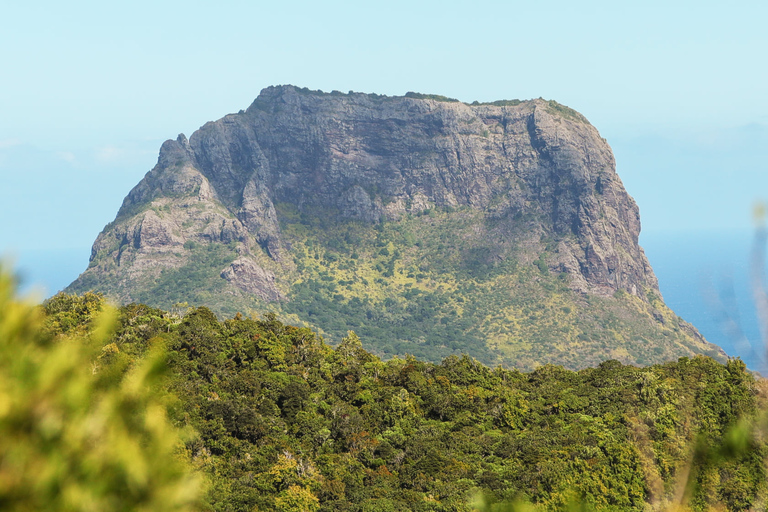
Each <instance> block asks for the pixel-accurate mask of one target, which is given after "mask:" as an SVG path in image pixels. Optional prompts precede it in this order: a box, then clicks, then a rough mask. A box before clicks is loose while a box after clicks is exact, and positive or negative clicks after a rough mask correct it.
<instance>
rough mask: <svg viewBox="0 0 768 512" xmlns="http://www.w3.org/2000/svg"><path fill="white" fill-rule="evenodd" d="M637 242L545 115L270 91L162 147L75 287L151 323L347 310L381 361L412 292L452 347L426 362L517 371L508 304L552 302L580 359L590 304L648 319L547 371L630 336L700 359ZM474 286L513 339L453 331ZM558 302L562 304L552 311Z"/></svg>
mask: <svg viewBox="0 0 768 512" xmlns="http://www.w3.org/2000/svg"><path fill="white" fill-rule="evenodd" d="M639 232H640V217H639V212H638V208H637V206H636V204H635V202H634V201H633V200H632V198H631V197H630V196H629V195H628V194H627V192H626V190H625V189H624V187H623V185H622V183H621V180H620V179H619V177H618V175H617V174H616V171H615V161H614V158H613V154H612V152H611V149H610V147H609V146H608V144H607V143H606V142H605V140H604V139H603V138H602V137H600V135H599V133H598V132H597V130H596V129H595V128H594V127H593V126H592V125H591V124H589V123H588V122H587V120H586V119H585V118H584V117H583V116H582V115H581V114H579V113H578V112H576V111H574V110H572V109H570V108H568V107H565V106H563V105H560V104H559V103H557V102H554V101H547V100H543V99H535V100H528V101H518V100H500V101H496V102H491V103H482V104H481V103H478V102H475V103H473V104H466V103H463V102H460V101H458V100H454V99H452V98H447V97H444V96H440V95H435V94H419V93H407V94H406V95H404V96H382V95H376V94H363V93H352V92H350V93H341V92H338V91H333V92H331V93H324V92H321V91H311V90H309V89H305V88H298V87H295V86H292V85H283V86H273V87H267V88H265V89H263V90H262V91H261V93H260V94H259V96H258V97H257V98H256V100H255V101H254V102H253V103H252V104H251V106H250V107H249V108H248V109H247V110H246V111H241V112H240V113H238V114H230V115H228V116H225V117H223V118H221V119H219V120H218V121H214V122H209V123H207V124H205V125H204V126H203V127H202V128H200V129H199V130H197V131H196V132H195V133H193V134H192V135H191V136H190V138H189V140H187V139H186V137H184V136H183V135H179V137H178V138H177V139H176V140H175V141H173V140H169V141H166V142H165V143H164V144H163V146H162V147H161V149H160V155H159V158H158V163H157V165H156V166H155V168H154V169H152V170H151V171H150V172H149V173H148V174H147V175H146V176H145V178H144V179H143V180H142V181H141V182H140V183H139V184H138V185H137V186H136V187H135V188H134V189H133V190H132V191H131V192H130V193H129V194H128V196H127V197H126V199H125V201H124V202H123V205H122V207H121V209H120V212H119V213H118V216H117V219H116V221H115V222H113V223H111V224H110V225H109V226H107V228H105V230H104V231H103V232H102V233H101V234H100V235H99V237H98V238H97V240H96V242H95V243H94V248H93V252H92V254H93V256H92V260H91V265H90V267H89V269H88V270H86V272H84V273H83V275H81V276H80V278H78V280H77V281H76V282H75V283H73V285H72V286H71V288H70V290H75V291H77V290H85V289H88V288H95V289H98V290H101V291H105V292H107V293H108V294H110V295H111V296H113V297H114V298H115V299H117V300H119V301H121V302H129V301H136V300H140V301H144V302H149V303H150V304H155V305H160V306H165V307H169V305H171V304H169V303H168V301H170V300H171V299H172V298H178V299H180V300H179V301H192V300H195V298H196V297H199V300H200V301H203V302H204V301H209V302H213V304H207V305H212V306H213V307H214V309H216V305H217V304H218V305H219V306H220V307H219V308H218V311H220V312H233V311H234V310H237V309H240V310H243V309H246V308H249V307H250V308H254V309H259V308H264V307H271V308H273V309H274V308H275V307H276V308H277V309H278V310H280V311H283V312H284V313H286V314H293V315H296V316H298V317H299V319H300V320H303V321H305V322H308V323H309V324H310V325H313V326H315V327H318V328H321V329H328V330H330V331H331V332H342V333H343V332H346V329H347V328H348V327H355V326H354V325H346V324H345V325H342V324H344V323H345V321H346V320H349V318H347V319H346V320H345V318H344V315H342V314H341V313H340V311H346V310H350V313H349V314H351V315H353V316H354V315H356V314H357V312H358V311H357V310H354V306H350V304H352V305H357V306H359V307H360V308H363V309H365V308H366V307H368V306H370V308H371V314H370V315H368V316H367V317H366V320H365V321H362V320H361V322H362V323H363V324H365V325H366V326H367V328H370V329H372V330H376V332H378V333H379V334H378V338H377V337H376V336H374V337H373V338H377V339H379V340H384V339H385V338H386V337H387V336H393V337H394V340H395V345H397V347H400V348H396V347H395V345H392V344H391V343H390V344H389V345H390V346H391V347H392V350H390V349H382V350H381V352H382V354H383V355H387V354H390V355H393V354H399V353H402V350H401V349H402V347H408V346H411V347H416V346H417V345H418V344H419V343H421V342H419V341H418V338H419V336H418V333H417V332H416V330H415V327H414V328H413V329H412V330H409V331H408V332H406V333H400V334H397V333H396V332H395V331H396V329H395V330H393V329H390V330H389V331H387V328H386V325H387V322H389V321H395V322H404V323H405V324H407V325H411V324H413V325H416V324H418V325H421V326H422V327H420V328H428V327H429V325H430V324H429V322H428V321H427V319H426V317H424V316H423V315H421V316H420V314H418V313H417V312H414V311H412V310H409V307H410V305H409V304H410V303H409V300H410V299H409V297H411V298H412V297H415V296H417V295H418V294H427V295H429V296H430V297H433V299H434V300H435V301H437V302H440V305H439V307H437V309H434V311H432V310H431V311H432V312H433V314H434V318H433V321H435V322H442V324H440V325H443V326H449V327H450V326H452V327H451V329H452V330H451V329H448V327H445V329H447V330H444V332H446V333H450V334H446V336H448V337H451V336H452V337H453V338H454V339H453V340H450V339H449V340H445V344H444V346H443V347H442V348H441V349H439V350H437V349H436V353H437V354H439V355H440V356H444V355H448V354H450V353H453V352H457V351H461V350H462V341H461V340H462V339H463V340H469V339H470V338H471V339H472V341H471V343H470V342H467V343H469V345H468V346H467V350H468V351H470V352H471V350H470V349H471V348H472V346H476V347H480V346H482V351H483V357H485V359H484V360H485V361H488V362H502V363H504V364H513V365H519V366H521V367H528V366H535V364H536V363H539V364H541V363H542V362H552V361H540V360H538V359H536V360H533V359H531V360H530V361H527V362H524V363H520V362H519V361H518V362H515V361H514V357H517V356H513V354H518V355H520V354H523V355H524V354H525V353H526V351H525V350H523V349H522V348H521V347H525V346H529V345H530V344H531V343H530V341H526V340H525V339H524V338H525V336H526V334H525V333H526V329H528V328H526V329H522V328H518V327H519V326H520V325H521V322H523V320H522V316H521V315H527V316H526V318H532V317H531V313H530V312H525V313H524V311H528V310H529V309H530V308H528V307H527V306H520V304H518V303H519V302H520V301H523V302H525V301H533V302H535V301H536V300H540V301H542V303H549V305H548V306H546V307H545V308H544V309H545V310H547V311H549V312H550V313H551V314H552V315H554V316H553V317H552V318H554V317H555V316H558V315H559V316H563V319H562V321H564V322H566V324H568V322H571V324H570V325H572V327H573V328H572V329H571V330H570V331H568V334H567V336H564V337H565V338H567V339H572V340H581V343H586V344H587V345H589V344H590V343H593V341H594V340H592V339H591V338H599V339H601V340H603V339H605V337H606V336H608V335H609V331H611V330H612V328H609V327H607V325H608V324H605V322H602V320H599V319H598V320H594V321H593V320H589V321H586V320H584V321H585V322H587V323H588V324H590V325H592V324H593V323H594V324H595V326H596V325H598V324H601V322H602V324H604V325H602V327H594V329H593V328H592V327H590V328H589V329H586V327H585V326H580V327H579V326H576V325H575V323H578V322H581V321H582V320H579V319H578V318H576V317H573V316H569V315H571V313H574V314H575V312H577V311H582V312H589V311H591V309H594V308H595V307H596V306H594V305H590V301H594V300H598V301H603V302H601V304H602V305H601V306H599V308H598V309H600V308H602V309H601V311H602V313H599V314H597V313H594V311H593V312H592V313H589V314H593V316H595V315H596V316H595V318H597V317H600V315H602V314H603V313H604V314H610V315H614V316H617V315H618V317H621V316H622V315H625V316H626V315H629V316H627V318H629V317H632V315H635V316H637V315H640V316H643V315H645V316H643V318H646V317H648V318H650V319H651V320H649V322H650V323H648V322H645V320H643V322H645V323H642V322H641V323H642V325H643V327H642V328H640V327H637V328H634V329H635V332H634V333H633V332H629V333H628V334H626V336H628V338H627V339H626V340H625V341H624V342H623V343H625V345H627V346H622V348H621V350H614V349H616V347H606V346H604V347H603V348H602V349H600V350H597V351H595V350H593V349H594V347H592V348H590V349H589V354H591V355H589V356H584V357H580V358H576V359H574V361H575V360H578V361H579V362H570V359H568V358H567V357H565V353H564V355H563V358H565V359H563V358H560V359H558V357H559V356H558V357H554V358H553V361H561V362H564V363H566V364H569V365H571V366H574V367H575V366H579V365H583V364H589V363H593V362H595V361H598V360H599V358H605V357H607V356H610V355H613V356H615V357H617V358H620V359H622V360H624V361H626V362H654V361H656V360H658V358H656V359H654V357H655V356H652V355H649V354H650V352H649V351H650V350H651V348H648V347H639V348H638V347H629V345H632V342H631V340H633V339H639V338H638V337H640V338H643V339H645V337H657V338H658V339H659V340H660V342H663V343H667V342H668V340H667V339H666V338H665V335H663V334H661V333H663V332H664V331H665V329H666V330H670V331H672V332H675V333H677V334H675V336H677V337H680V340H679V343H678V342H675V343H677V344H673V345H670V346H667V347H664V348H662V349H660V350H659V351H658V356H659V357H664V356H669V355H671V354H677V355H689V354H693V353H696V352H702V351H713V350H715V349H714V348H713V347H712V346H710V345H708V344H706V343H705V342H704V341H703V340H702V339H701V337H700V336H699V335H698V333H696V332H695V330H693V329H692V328H690V327H685V326H682V327H681V324H679V322H678V321H677V320H676V319H674V318H673V316H674V315H669V314H666V313H664V311H667V310H665V309H664V308H665V306H663V302H661V299H660V293H659V291H658V284H657V281H656V277H655V276H654V274H653V270H652V269H651V267H650V264H649V263H648V260H647V259H646V257H645V255H644V253H643V251H642V249H641V248H640V246H639V245H638V235H639ZM385 233H386V235H384V234H385ZM382 244H383V245H382ZM385 252H386V253H387V254H386V255H385V254H384V253H385ZM394 254H397V257H395V256H394ZM531 268H534V269H536V272H535V273H534V274H531V273H530V271H529V269H531ZM483 269H484V270H483ZM190 276H191V277H190ZM419 276H422V277H419ZM513 278H514V279H513ZM179 279H181V280H182V281H181V282H179ZM510 279H512V280H513V281H515V280H516V281H515V282H514V283H513V282H512V281H510ZM308 283H315V284H311V285H310V284H308ZM366 283H367V284H366ZM488 283H495V285H496V286H497V287H498V288H497V289H495V290H492V289H488V290H485V291H482V292H477V293H479V294H480V295H482V294H486V295H487V296H488V297H491V296H493V301H496V302H497V304H496V307H498V308H500V309H501V310H503V311H506V313H505V315H506V316H505V318H507V319H508V323H509V325H507V326H505V327H504V328H501V327H499V329H500V330H501V331H504V332H506V334H503V333H502V334H499V333H498V332H497V333H496V334H492V333H491V330H492V329H491V327H490V326H489V325H490V324H493V326H494V327H493V329H496V330H499V329H497V327H498V325H501V324H503V323H504V321H505V320H504V319H501V318H500V319H498V320H494V321H492V322H491V321H489V320H487V319H486V320H479V319H480V318H481V317H480V316H476V319H478V321H480V322H481V324H482V322H485V323H486V324H488V323H489V322H490V324H488V325H485V326H483V325H475V326H472V325H469V324H468V323H467V321H466V318H464V317H465V315H469V313H468V312H467V311H468V307H467V304H466V301H468V300H469V301H473V300H475V299H476V297H473V295H472V294H473V293H474V292H472V291H471V290H472V286H474V287H475V289H478V287H480V288H482V287H484V286H486V285H487V284H488ZM307 287H309V288H307ZM504 287H506V291H503V290H504V289H505V288H504ZM465 288H466V289H465ZM550 288H551V289H550ZM548 289H549V290H548ZM451 290H452V291H451ZM460 290H463V291H460ZM553 290H557V291H556V292H555V291H553ZM550 292H551V293H550ZM184 293H186V294H188V295H191V296H189V297H187V296H183V294H184ZM414 294H416V295H414ZM486 295H483V296H486ZM554 295H557V296H559V297H560V298H561V299H562V301H564V302H562V305H561V306H559V308H560V313H557V311H556V307H555V306H553V305H552V300H551V299H552V296H554ZM548 296H549V297H548ZM625 296H626V297H629V298H625ZM459 298H460V299H461V300H462V301H465V302H464V303H463V305H462V303H459V302H458V301H459ZM593 298H594V299H593ZM430 300H432V299H430ZM488 300H491V299H490V298H489V299H488ZM558 300H559V299H558ZM302 301H303V302H302ZM307 301H309V302H307ZM366 301H367V302H366ZM621 301H624V302H623V304H624V305H623V306H622V305H620V304H619V303H620V302H621ZM310 303H311V304H310ZM379 303H380V304H381V306H380V307H379V306H376V304H379ZM269 304H272V305H271V306H270V305H269ZM366 304H367V305H368V306H366ZM631 304H634V305H631ZM377 308H379V309H380V310H382V311H385V312H388V311H390V310H391V311H392V315H391V318H389V319H388V317H387V315H383V316H381V315H379V314H378V312H377V311H378V310H377ZM548 308H549V309H548ZM552 308H555V309H552ZM411 309H412V308H411ZM470 309H471V308H470ZM550 309H551V311H550ZM632 310H636V311H635V312H634V313H632V312H631V311H632ZM565 311H569V313H567V314H565V315H563V314H561V313H563V312H565ZM607 311H610V313H608V312H607ZM638 311H640V312H642V314H640V313H638ZM548 314H549V313H547V315H548ZM472 315H480V313H479V312H478V311H475V312H474V313H472ZM547 315H544V317H546V316H547ZM654 315H655V316H654ZM665 315H666V316H665ZM533 316H535V315H533ZM544 317H542V318H544ZM666 317H669V318H670V319H671V320H670V322H671V323H670V324H669V325H665V324H664V322H666V321H667V320H664V319H665V318H666ZM318 318H320V320H318ZM323 318H324V320H323ZM418 318H421V319H422V320H419V321H417V320H416V319H418ZM467 318H468V317H467ZM473 318H475V317H473ZM569 318H570V319H569ZM633 318H634V317H633ZM638 318H639V317H638ZM662 320H664V322H662ZM354 322H357V320H354V321H352V324H354ZM409 322H410V323H409ZM414 322H415V323H414ZM419 322H421V323H419ZM526 322H528V320H526ZM590 322H591V323H590ZM633 322H634V323H636V322H635V321H634V320H632V322H630V323H633ZM497 324H498V325H497ZM515 325H517V326H518V327H515V328H512V327H510V326H513V327H514V326H515ZM331 326H333V327H331ZM552 328H553V329H555V328H556V327H555V326H553V327H552ZM510 329H511V330H510ZM515 329H517V331H515ZM531 329H532V330H536V329H538V327H535V326H531V327H530V329H529V330H531ZM632 329H633V328H630V329H629V330H630V331H632ZM593 330H594V333H593V332H592V331H593ZM507 331H509V332H507ZM513 331H515V332H513ZM640 331H642V332H641V333H640ZM441 332H443V331H441ZM531 332H533V331H531ZM537 332H538V331H537ZM531 336H534V337H539V338H541V337H544V338H546V337H547V336H549V335H546V333H543V332H539V334H535V335H534V334H531ZM579 336H581V337H579ZM610 336H613V335H610ZM666 336H667V338H668V335H666ZM423 337H424V336H422V338H423ZM365 338H366V339H372V337H371V336H365ZM550 338H552V337H551V336H550ZM478 340H480V341H478ZM556 341H557V340H555V339H554V338H552V341H551V342H552V343H554V342H556ZM382 343H384V344H385V345H386V343H385V341H382ZM409 343H410V345H409ZM547 343H550V342H547ZM573 343H577V341H573ZM600 343H603V341H600ZM472 344H474V345H472ZM545 346H546V343H544V344H543V345H541V347H538V348H537V349H536V351H538V350H540V349H541V350H545V349H544V348H542V347H545ZM510 347H512V348H510ZM478 350H480V349H479V348H478ZM520 350H523V351H522V352H520ZM536 351H534V352H536ZM633 351H634V352H633ZM537 353H538V352H537ZM633 353H634V355H633ZM641 353H642V354H645V355H642V357H641V356H640V355H639V354H641ZM529 355H530V354H529ZM526 357H527V356H526Z"/></svg>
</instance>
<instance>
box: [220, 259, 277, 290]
mask: <svg viewBox="0 0 768 512" xmlns="http://www.w3.org/2000/svg"><path fill="white" fill-rule="evenodd" d="M221 277H223V278H224V279H226V280H227V281H229V282H230V283H232V284H234V285H235V286H237V287H238V288H240V289H241V290H243V291H246V292H248V293H252V294H254V295H256V296H258V297H259V298H260V299H262V300H265V301H277V300H282V299H284V298H285V297H283V295H282V294H281V293H280V291H279V290H278V289H277V286H276V285H275V275H274V274H273V273H272V272H269V271H266V270H264V269H263V268H261V267H260V266H259V265H258V264H256V262H254V261H253V260H251V259H249V258H244V257H241V258H237V259H236V260H235V261H233V262H232V263H231V264H230V265H229V266H228V267H227V268H225V269H224V270H222V272H221Z"/></svg>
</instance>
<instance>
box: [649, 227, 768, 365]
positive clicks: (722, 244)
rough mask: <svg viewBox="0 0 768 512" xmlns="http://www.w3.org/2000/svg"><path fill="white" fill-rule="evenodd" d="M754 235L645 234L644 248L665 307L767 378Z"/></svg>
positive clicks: (728, 233)
mask: <svg viewBox="0 0 768 512" xmlns="http://www.w3.org/2000/svg"><path fill="white" fill-rule="evenodd" d="M754 238H755V235H754V233H751V232H746V231H745V232H693V233H691V232H685V233H673V232H658V233H643V234H642V235H641V236H640V245H641V246H642V247H643V248H644V249H645V253H646V255H647V256H648V259H649V260H650V262H651V266H653V269H654V271H655V272H656V276H657V277H658V279H659V288H660V290H661V293H662V295H663V296H664V301H665V302H666V303H667V305H668V306H669V307H670V308H672V310H673V311H675V313H677V315H678V316H680V317H682V318H683V319H685V320H686V321H688V322H690V323H691V324H693V325H694V326H696V328H697V329H698V330H699V332H701V334H703V335H704V337H705V338H707V340H708V341H710V342H712V343H715V344H716V345H719V346H721V347H722V348H723V349H724V350H725V352H726V353H727V354H728V355H729V356H731V357H740V358H741V359H742V360H743V361H744V362H745V363H746V364H747V367H748V368H750V369H751V370H754V371H759V372H760V373H762V374H763V375H766V374H768V373H767V372H766V369H767V368H766V360H765V350H766V349H765V343H764V341H763V340H762V338H761V336H760V329H759V326H758V320H757V314H756V311H755V307H754V303H753V301H752V287H751V279H750V259H751V251H752V247H753V242H754Z"/></svg>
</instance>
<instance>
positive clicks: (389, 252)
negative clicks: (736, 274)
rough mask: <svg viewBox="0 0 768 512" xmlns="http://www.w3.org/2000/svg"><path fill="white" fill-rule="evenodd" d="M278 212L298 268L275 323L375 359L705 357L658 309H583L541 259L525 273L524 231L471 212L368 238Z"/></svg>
mask: <svg viewBox="0 0 768 512" xmlns="http://www.w3.org/2000/svg"><path fill="white" fill-rule="evenodd" d="M279 212H280V220H281V226H282V230H283V233H284V234H285V236H286V239H287V240H289V241H290V244H291V247H292V250H291V254H292V256H293V258H294V263H295V265H296V273H295V274H294V276H293V282H294V284H293V286H292V288H291V289H290V290H289V293H288V296H289V297H290V300H289V301H287V302H285V303H283V304H281V306H280V307H281V310H282V312H283V313H284V314H287V315H290V316H289V317H287V318H294V319H300V320H302V321H304V322H306V323H307V324H308V325H310V326H313V327H315V328H317V329H319V330H321V331H322V332H323V333H326V334H327V335H328V337H329V339H330V340H339V339H341V338H342V337H343V336H344V335H345V333H346V332H347V330H349V329H353V330H354V331H355V332H357V333H358V334H359V335H360V336H361V337H362V338H363V339H365V340H366V341H367V342H368V344H369V345H368V346H369V347H370V349H371V350H372V351H374V352H375V353H376V354H377V355H380V356H382V357H393V356H398V357H405V355H406V354H412V355H415V356H416V357H419V358H421V359H426V360H428V361H433V362H438V361H440V360H442V359H444V358H445V357H448V356H451V355H461V354H462V353H465V352H466V353H469V354H471V355H472V356H473V357H475V358H477V359H478V360H480V361H482V362H483V363H485V364H490V365H494V364H504V365H505V366H514V367H516V368H519V369H523V370H531V369H533V368H535V367H537V366H539V365H541V364H543V363H545V362H551V363H557V364H562V365H564V366H566V367H569V368H583V367H585V366H588V365H596V364H598V363H600V362H601V361H602V360H604V359H605V358H606V357H613V358H615V359H618V360H622V361H624V362H630V361H631V362H636V363H640V364H653V363H657V362H661V361H665V360H671V359H676V358H678V357H680V356H683V355H686V356H687V355H693V354H695V353H697V352H701V351H702V350H703V346H702V345H701V344H698V345H697V342H696V341H695V340H694V339H693V338H692V337H691V335H690V333H689V332H688V331H687V330H686V327H685V324H684V323H683V322H681V320H680V319H678V318H677V317H676V316H675V315H673V314H672V313H671V312H670V311H669V309H668V308H666V306H665V305H664V303H663V302H661V300H655V301H651V302H650V303H649V302H644V301H642V300H640V299H639V298H638V297H635V296H633V295H630V294H627V293H624V294H621V295H618V296H617V297H615V298H599V297H590V298H585V297H584V296H582V295H580V294H578V293H576V292H574V291H573V290H571V289H570V288H569V287H568V283H567V276H560V275H556V274H554V273H551V272H550V270H549V266H548V264H547V260H546V259H547V258H548V257H550V256H551V255H550V253H548V252H547V251H542V252H541V253H540V257H539V258H538V259H536V260H534V261H529V262H526V261H525V257H526V254H527V252H526V251H528V249H525V250H520V249H519V248H518V245H517V244H519V243H522V242H521V241H522V240H526V237H527V238H530V234H528V233H526V232H524V229H523V232H517V231H509V229H510V228H509V225H510V223H506V222H499V223H493V222H490V221H488V220H487V219H486V218H485V216H484V215H483V213H481V212H477V211H475V210H472V209H469V208H463V209H454V210H451V211H449V210H447V209H431V210H429V211H428V212H426V213H421V214H410V215H405V216H403V218H401V219H400V220H399V221H398V222H383V223H381V224H378V225H375V226H371V225H369V224H362V223H355V222H338V223H335V222H330V221H327V220H321V219H323V218H325V217H324V216H322V215H314V214H312V213H311V212H305V213H299V212H298V211H295V210H289V209H287V208H286V207H282V208H280V209H279ZM523 224H524V223H520V225H523ZM523 228H524V226H523ZM536 241H537V240H536ZM536 241H534V242H536ZM542 245H543V244H542ZM542 249H545V247H542ZM528 252H529V251H528ZM658 318H663V319H664V322H663V323H662V322H659V320H658Z"/></svg>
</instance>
